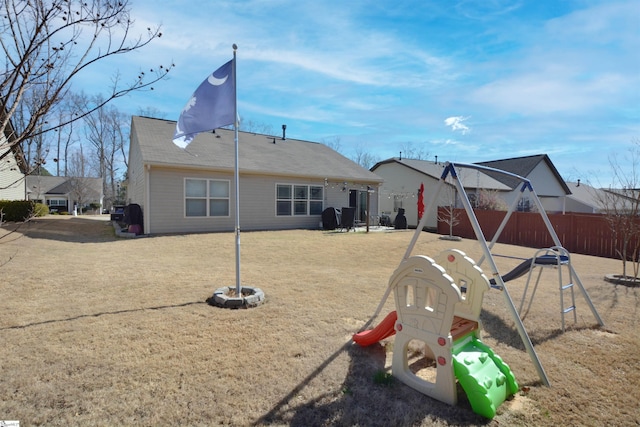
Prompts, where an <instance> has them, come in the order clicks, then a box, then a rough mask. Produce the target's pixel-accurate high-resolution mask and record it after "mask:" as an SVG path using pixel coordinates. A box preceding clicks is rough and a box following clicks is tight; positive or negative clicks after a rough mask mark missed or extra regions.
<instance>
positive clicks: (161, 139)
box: [131, 116, 383, 182]
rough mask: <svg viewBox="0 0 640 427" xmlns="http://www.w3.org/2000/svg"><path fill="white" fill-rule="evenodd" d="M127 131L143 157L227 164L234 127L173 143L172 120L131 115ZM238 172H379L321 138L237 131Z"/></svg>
mask: <svg viewBox="0 0 640 427" xmlns="http://www.w3.org/2000/svg"><path fill="white" fill-rule="evenodd" d="M131 122H132V131H131V132H132V134H134V133H135V137H136V138H137V140H138V144H139V146H140V150H141V153H142V159H143V162H144V163H147V164H152V165H154V164H155V165H165V166H168V167H171V166H175V167H186V168H200V169H213V170H233V169H234V163H235V148H234V145H235V143H234V138H235V135H234V131H233V130H229V129H216V131H215V133H213V132H206V133H201V134H198V135H197V136H196V137H195V138H194V140H193V141H192V142H191V143H190V144H189V146H188V147H187V148H186V150H183V149H181V148H179V147H178V146H176V145H175V144H174V143H173V134H174V131H175V128H176V122H175V121H168V120H161V119H153V118H148V117H140V116H133V117H132V119H131ZM238 152H239V161H238V162H239V170H240V173H256V174H268V175H283V176H304V177H314V178H321V179H324V178H333V179H341V180H342V179H344V180H349V181H351V180H358V181H368V182H382V181H383V180H382V178H380V177H379V176H377V175H376V174H374V173H373V172H370V171H368V170H367V169H365V168H363V167H361V166H360V165H358V164H357V163H355V162H353V161H352V160H349V159H347V158H346V157H344V156H342V155H341V154H339V153H338V152H336V151H334V150H332V149H331V148H329V147H327V146H326V145H324V144H320V143H316V142H309V141H301V140H296V139H289V138H287V139H285V140H283V139H282V136H269V135H262V134H256V133H250V132H242V131H240V132H238Z"/></svg>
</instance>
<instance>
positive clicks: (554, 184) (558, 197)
mask: <svg viewBox="0 0 640 427" xmlns="http://www.w3.org/2000/svg"><path fill="white" fill-rule="evenodd" d="M477 164H478V165H481V166H487V167H490V168H494V169H500V170H503V171H506V172H511V173H513V174H516V175H519V176H521V177H524V178H527V179H528V180H529V181H530V182H531V186H532V187H533V189H534V191H535V192H536V194H537V195H538V198H539V199H540V202H541V203H542V206H544V209H545V211H547V212H549V213H561V212H564V209H565V203H566V197H567V195H569V194H571V190H570V189H569V187H567V184H566V183H565V182H564V180H563V179H562V177H561V176H560V173H558V170H557V169H556V167H555V166H554V165H553V163H552V162H551V159H550V158H549V156H547V155H546V154H536V155H533V156H525V157H513V158H510V159H502V160H493V161H489V162H479V163H477ZM488 175H490V176H492V177H494V178H495V179H497V180H498V181H500V182H502V183H503V184H505V185H507V186H508V187H510V188H511V191H510V192H509V193H508V194H504V195H503V197H504V199H505V201H506V202H507V204H508V205H511V203H512V202H513V200H515V198H516V197H517V196H518V194H519V193H520V188H519V187H518V186H519V184H520V181H519V180H517V179H515V178H512V177H509V176H508V175H503V174H492V173H488ZM532 208H533V206H532V201H531V200H530V199H529V198H528V195H527V192H525V193H524V197H523V199H522V200H521V202H520V205H519V206H518V210H520V211H525V212H526V211H529V210H530V209H532Z"/></svg>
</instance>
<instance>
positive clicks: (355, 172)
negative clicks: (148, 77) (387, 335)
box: [127, 116, 382, 234]
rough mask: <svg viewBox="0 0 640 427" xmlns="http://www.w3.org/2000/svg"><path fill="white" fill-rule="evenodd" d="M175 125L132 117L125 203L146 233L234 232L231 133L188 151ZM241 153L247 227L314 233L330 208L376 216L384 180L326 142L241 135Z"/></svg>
mask: <svg viewBox="0 0 640 427" xmlns="http://www.w3.org/2000/svg"><path fill="white" fill-rule="evenodd" d="M175 126H176V124H175V122H174V121H167V120H160V119H153V118H146V117H138V116H134V117H133V118H132V123H131V143H130V147H129V173H128V182H127V192H128V193H127V199H128V200H127V201H128V203H135V204H138V205H140V206H141V207H142V211H143V217H144V233H145V234H150V233H189V232H212V231H233V230H234V227H235V199H234V162H235V156H234V153H235V148H234V145H235V144H234V131H233V130H228V129H217V130H215V132H208V133H201V134H199V135H198V136H196V137H195V139H194V140H193V141H192V142H191V143H190V144H189V146H188V147H187V148H186V149H185V150H183V149H181V148H179V147H177V146H176V145H175V144H174V143H173V142H172V138H173V134H174V131H175ZM238 150H239V180H240V226H241V228H242V230H279V229H295V228H316V229H317V228H319V227H320V225H321V220H322V211H323V210H324V209H326V208H328V207H335V208H338V209H340V208H342V207H354V208H355V209H356V220H361V221H365V220H366V217H367V215H369V212H372V213H373V212H377V211H378V207H377V200H378V197H377V192H378V187H379V185H380V184H381V183H382V178H380V177H378V176H377V175H376V174H374V173H372V172H370V171H368V170H366V169H364V168H362V167H361V166H359V165H358V164H357V163H355V162H353V161H351V160H349V159H347V158H346V157H344V156H342V155H340V154H339V153H337V152H336V151H334V150H332V149H331V148H329V147H327V146H325V145H323V144H319V143H315V142H308V141H301V140H295V139H288V138H286V135H285V133H284V130H283V134H282V135H281V136H269V135H261V134H255V133H250V132H239V136H238ZM367 196H368V197H367ZM367 200H368V201H369V207H368V209H367Z"/></svg>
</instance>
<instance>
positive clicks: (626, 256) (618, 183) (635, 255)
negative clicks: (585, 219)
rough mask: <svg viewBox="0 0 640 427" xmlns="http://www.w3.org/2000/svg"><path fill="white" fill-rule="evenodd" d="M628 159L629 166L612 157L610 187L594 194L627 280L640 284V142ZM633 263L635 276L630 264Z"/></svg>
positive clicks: (634, 146)
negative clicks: (639, 281) (639, 282)
mask: <svg viewBox="0 0 640 427" xmlns="http://www.w3.org/2000/svg"><path fill="white" fill-rule="evenodd" d="M633 142H634V145H633V146H632V147H631V148H630V149H629V152H628V154H627V155H626V156H624V158H625V160H626V161H627V163H628V167H624V165H623V164H621V162H620V160H619V158H618V156H617V155H613V156H611V157H610V158H609V164H610V165H611V170H612V173H613V181H612V184H610V185H609V188H606V189H603V191H598V192H596V193H595V194H594V195H595V197H596V200H597V201H598V204H599V205H600V208H601V210H602V212H603V214H604V216H605V218H606V220H607V223H608V224H609V228H610V230H611V232H612V234H613V239H614V243H613V244H614V248H615V251H616V253H617V254H618V256H619V257H620V259H621V260H622V276H623V278H632V279H633V280H634V281H637V280H638V279H639V276H640V140H635V141H633ZM628 262H631V266H632V270H633V271H632V274H629V273H630V272H629V271H628V270H629V269H628V266H627V263H628Z"/></svg>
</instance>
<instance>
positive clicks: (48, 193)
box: [26, 175, 104, 213]
mask: <svg viewBox="0 0 640 427" xmlns="http://www.w3.org/2000/svg"><path fill="white" fill-rule="evenodd" d="M26 181H27V196H28V199H29V200H33V201H36V202H39V203H43V204H46V205H47V206H49V212H68V213H71V212H73V210H74V207H75V206H76V205H77V207H78V213H80V212H82V209H81V208H89V205H90V204H92V203H96V204H99V205H100V206H102V202H103V198H104V197H103V194H102V178H73V177H65V176H41V175H29V176H27V179H26Z"/></svg>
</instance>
